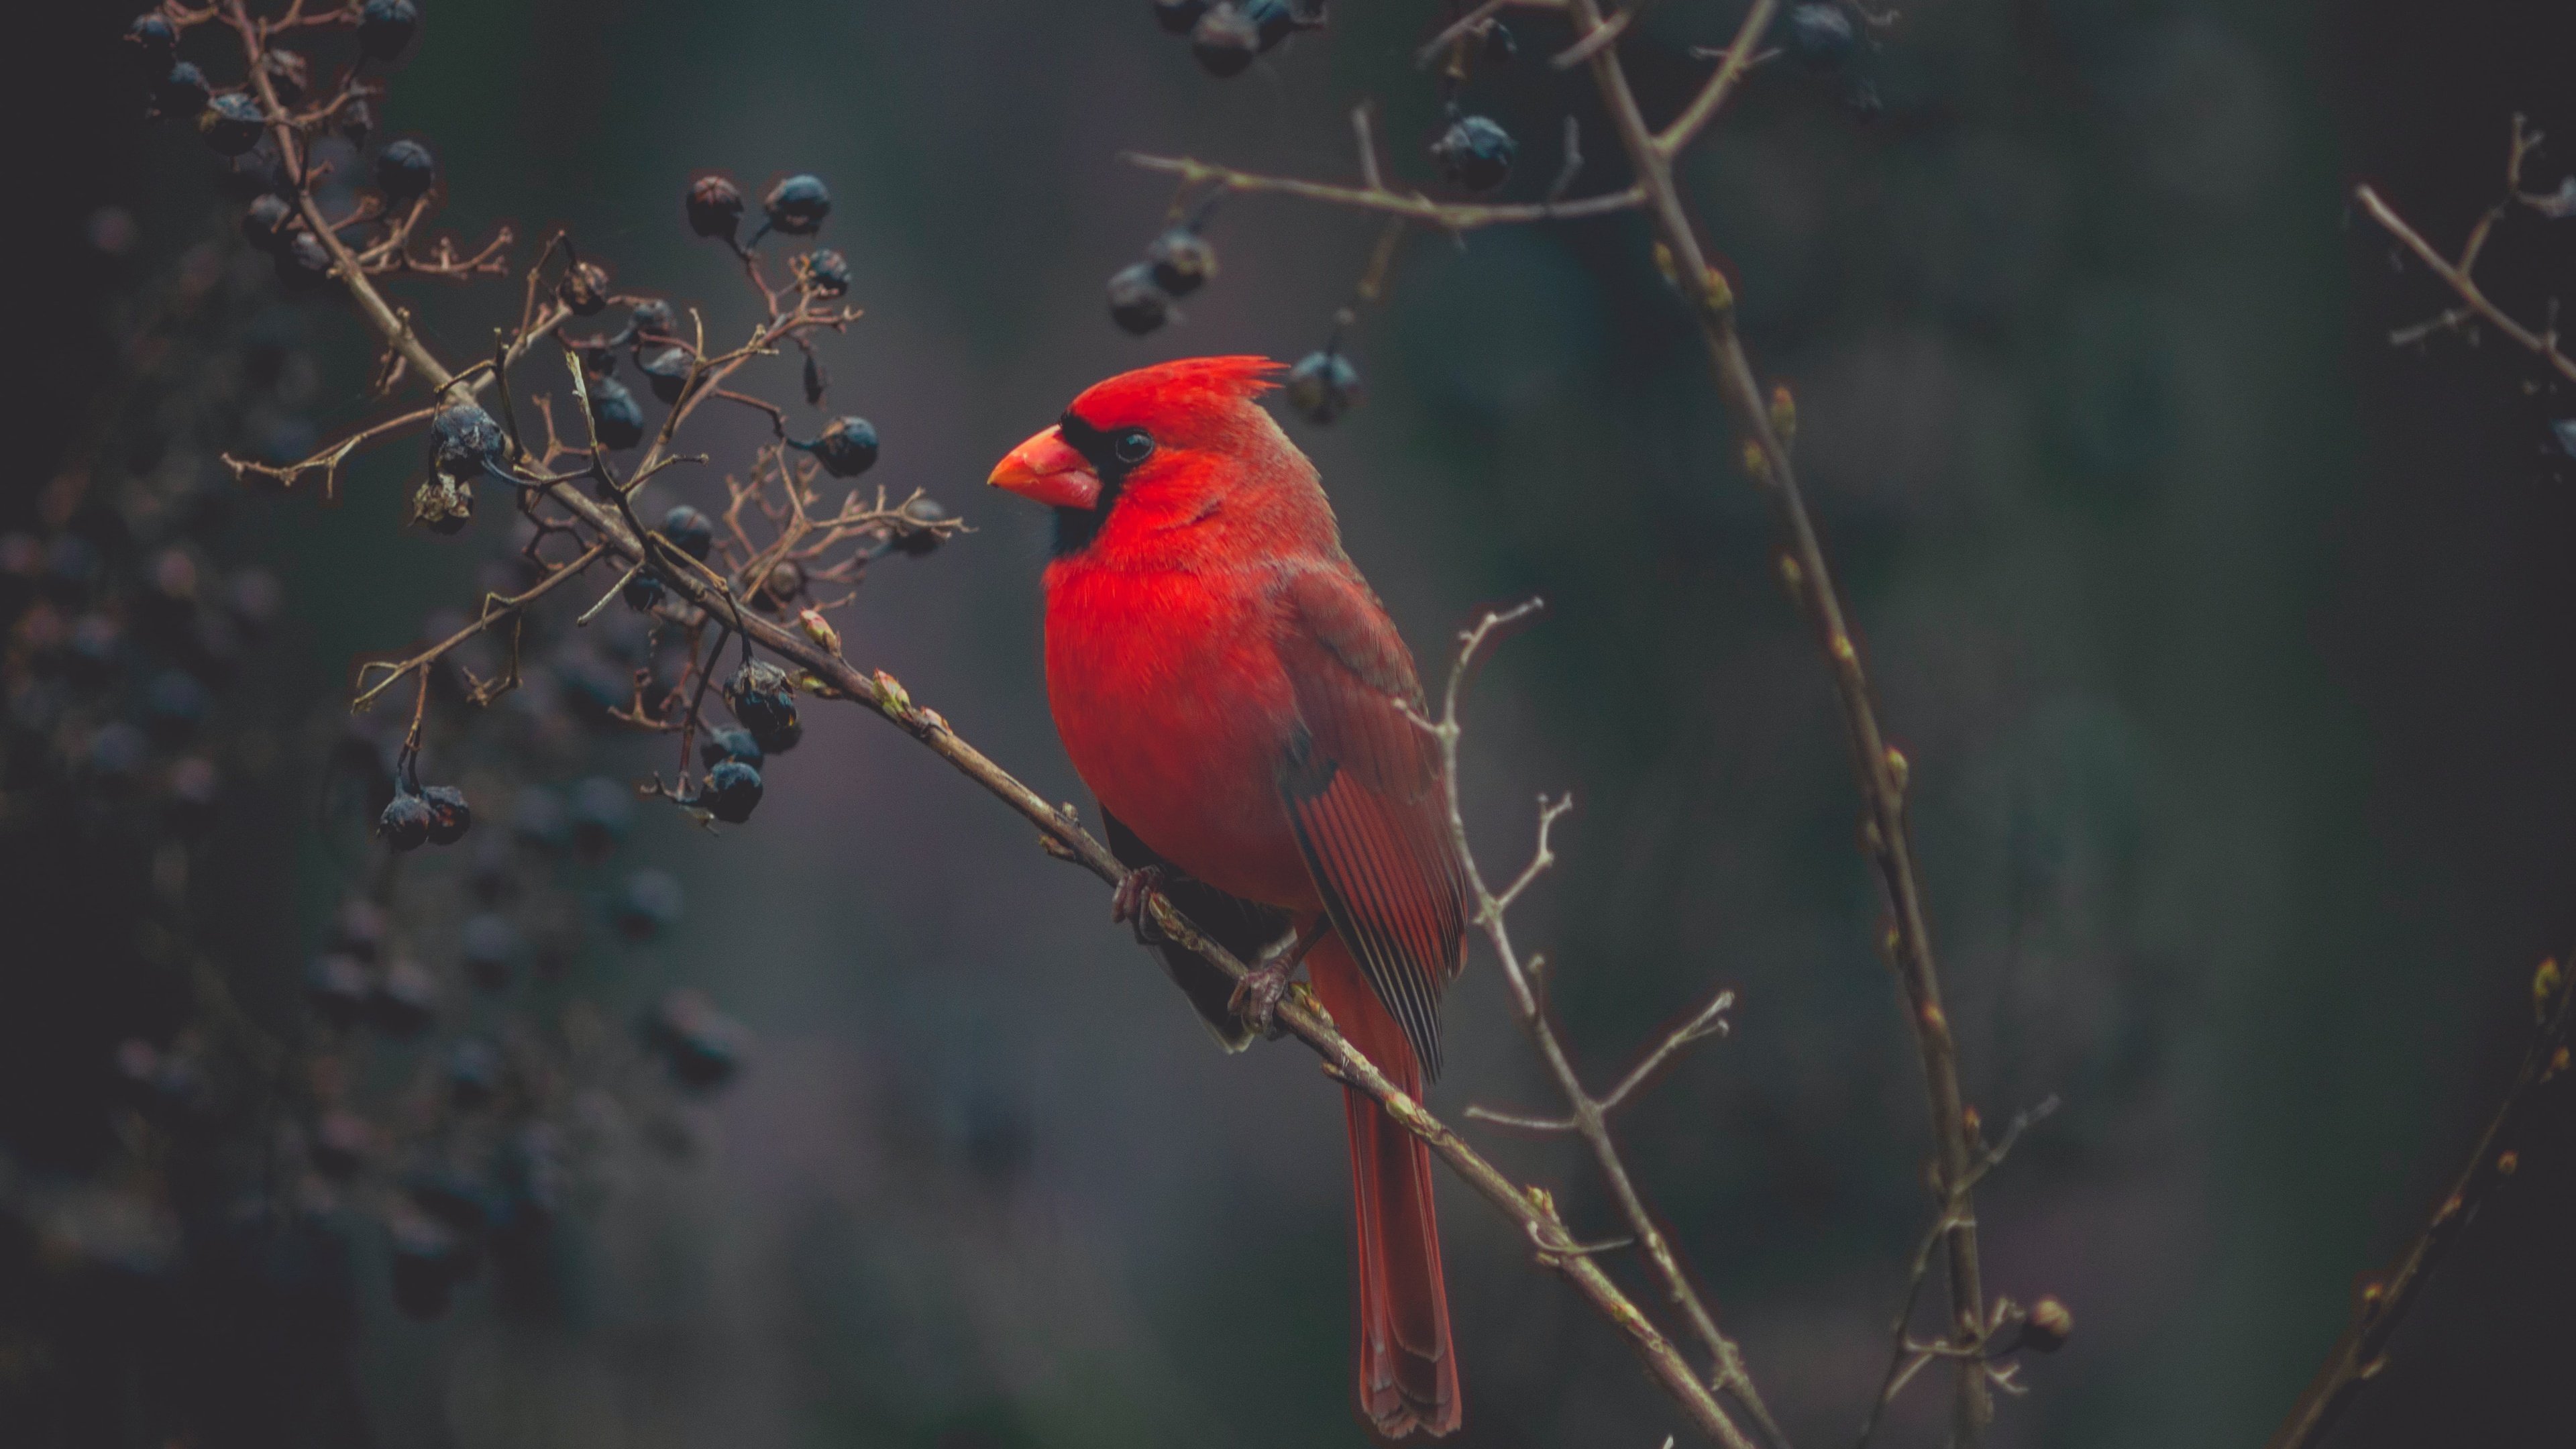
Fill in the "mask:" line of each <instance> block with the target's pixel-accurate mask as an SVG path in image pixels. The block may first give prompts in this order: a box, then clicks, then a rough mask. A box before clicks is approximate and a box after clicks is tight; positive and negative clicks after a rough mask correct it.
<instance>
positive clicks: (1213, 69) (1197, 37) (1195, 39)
mask: <svg viewBox="0 0 2576 1449" xmlns="http://www.w3.org/2000/svg"><path fill="white" fill-rule="evenodd" d="M1260 54H1261V27H1260V26H1259V25H1256V24H1254V23H1253V20H1252V17H1251V16H1249V15H1246V14H1244V13H1243V11H1242V9H1241V7H1239V6H1236V5H1234V4H1232V3H1231V0H1217V3H1216V4H1214V5H1210V6H1209V7H1208V9H1207V13H1206V14H1204V15H1202V16H1200V17H1199V18H1198V23H1197V24H1195V25H1192V26H1191V27H1190V56H1191V58H1192V59H1194V60H1196V61H1197V62H1198V63H1199V69H1201V70H1203V71H1206V72H1207V73H1208V74H1209V75H1212V76H1216V77H1218V78H1219V79H1223V78H1224V77H1227V76H1237V75H1241V74H1243V73H1244V71H1246V70H1248V69H1250V68H1251V66H1252V62H1253V58H1254V57H1256V56H1258V55H1260Z"/></svg>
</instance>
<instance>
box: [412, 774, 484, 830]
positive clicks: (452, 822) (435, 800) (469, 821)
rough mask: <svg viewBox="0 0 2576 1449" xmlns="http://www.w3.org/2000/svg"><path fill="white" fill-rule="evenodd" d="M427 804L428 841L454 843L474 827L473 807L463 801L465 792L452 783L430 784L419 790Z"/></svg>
mask: <svg viewBox="0 0 2576 1449" xmlns="http://www.w3.org/2000/svg"><path fill="white" fill-rule="evenodd" d="M420 798H421V799H422V800H423V801H426V802H427V803H428V805H429V813H430V823H429V843H430V844H432V845H454V844H455V843H456V842H458V841H460V840H463V839H464V838H465V832H466V831H468V830H471V829H473V828H474V809H473V807H472V806H470V805H468V804H466V803H465V792H464V791H462V790H459V789H457V788H456V787H455V786H453V785H432V786H429V787H428V788H427V789H424V790H422V791H421V792H420Z"/></svg>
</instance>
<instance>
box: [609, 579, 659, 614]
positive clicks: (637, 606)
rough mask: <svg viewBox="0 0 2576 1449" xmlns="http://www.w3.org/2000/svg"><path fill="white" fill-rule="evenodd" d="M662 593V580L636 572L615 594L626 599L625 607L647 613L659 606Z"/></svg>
mask: <svg viewBox="0 0 2576 1449" xmlns="http://www.w3.org/2000/svg"><path fill="white" fill-rule="evenodd" d="M662 594H663V589H662V581H661V580H660V579H657V578H655V577H653V576H652V575H651V574H637V575H636V576H635V577H633V578H631V579H628V580H627V581H626V586H625V587H624V588H622V589H619V590H618V591H617V596H618V597H619V598H621V599H623V600H625V601H626V607H628V608H630V609H633V610H634V611H635V612H636V613H639V614H649V613H652V612H653V611H654V610H655V609H657V608H659V607H661V603H662Z"/></svg>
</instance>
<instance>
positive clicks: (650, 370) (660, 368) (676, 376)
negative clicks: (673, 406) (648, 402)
mask: <svg viewBox="0 0 2576 1449" xmlns="http://www.w3.org/2000/svg"><path fill="white" fill-rule="evenodd" d="M694 365H695V363H694V361H693V360H692V359H691V358H690V356H689V350H688V349H687V348H685V347H663V348H657V349H655V350H654V351H651V352H648V353H646V354H644V355H643V356H642V357H640V358H637V359H636V361H635V367H636V370H637V371H639V372H641V373H643V374H644V381H645V383H646V385H648V386H650V387H651V388H652V389H653V396H655V397H658V398H660V399H661V400H662V401H664V402H666V403H675V402H678V401H679V400H680V394H682V393H684V392H686V391H688V389H689V372H690V370H691V369H692V367H694Z"/></svg>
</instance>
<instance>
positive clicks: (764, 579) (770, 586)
mask: <svg viewBox="0 0 2576 1449" xmlns="http://www.w3.org/2000/svg"><path fill="white" fill-rule="evenodd" d="M803 592H805V570H804V569H802V568H799V567H798V566H797V563H796V560H794V559H792V558H783V559H780V560H779V561H778V562H776V563H774V564H771V565H770V566H769V572H768V573H766V574H763V575H761V578H760V587H759V588H757V589H754V590H753V591H752V594H751V606H752V607H753V608H755V609H758V610H759V611H760V612H762V613H764V614H775V613H777V612H778V611H779V610H781V609H784V608H786V607H787V606H788V605H789V604H792V603H794V602H795V601H796V596H797V595H799V594H801V593H803Z"/></svg>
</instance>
